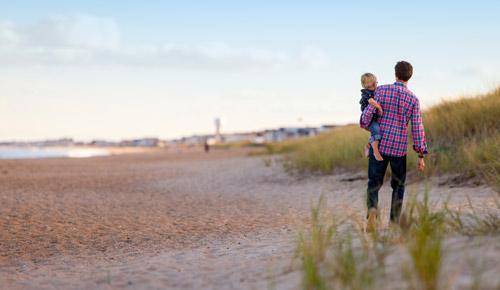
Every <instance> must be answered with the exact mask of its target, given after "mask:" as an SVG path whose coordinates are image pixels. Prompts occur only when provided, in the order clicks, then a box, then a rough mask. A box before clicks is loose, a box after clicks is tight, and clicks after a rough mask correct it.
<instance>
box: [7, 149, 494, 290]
mask: <svg viewBox="0 0 500 290" xmlns="http://www.w3.org/2000/svg"><path fill="white" fill-rule="evenodd" d="M275 159H276V158H271V159H270V157H262V156H260V157H259V156H255V157H250V156H248V151H247V150H215V151H212V152H210V153H209V154H205V153H203V152H201V151H197V150H192V151H187V152H172V151H167V150H155V151H152V152H149V153H148V152H144V153H140V154H124V155H116V156H107V157H94V158H86V159H64V158H61V159H44V160H3V161H0V200H1V208H0V289H265V288H267V287H268V286H270V285H272V286H273V287H275V288H276V289H297V288H298V287H299V286H300V272H298V271H297V263H296V262H293V255H294V246H295V239H296V237H297V233H298V232H299V231H300V230H301V228H303V226H304V225H305V224H307V222H308V218H309V212H310V207H311V203H314V202H316V201H317V200H318V198H319V196H320V195H321V194H323V195H324V196H325V197H326V199H327V207H328V208H329V210H332V211H335V212H336V213H346V214H350V213H356V214H360V213H363V212H364V190H365V184H366V180H365V174H364V173H356V174H353V173H349V174H337V175H332V176H311V177H308V178H298V177H296V176H291V175H289V174H287V173H285V172H284V171H283V168H282V166H281V164H280V163H279V162H278V161H276V160H275ZM440 182H441V180H438V179H434V180H431V181H430V182H429V185H430V187H431V189H430V190H431V197H432V199H433V200H434V201H437V202H439V201H443V200H445V199H446V198H448V197H451V204H452V206H459V205H464V204H465V203H466V202H467V199H466V196H471V198H472V202H473V204H474V205H475V206H476V207H478V208H481V209H484V208H494V199H493V196H495V194H496V193H494V192H493V191H492V190H491V189H489V188H487V187H485V186H475V187H450V186H448V185H445V186H438V184H439V183H440ZM422 187H423V183H422V182H418V183H414V184H412V185H410V186H409V189H408V191H409V192H410V193H411V192H418V191H421V190H422ZM389 190H390V189H389V186H388V184H387V185H386V186H385V187H384V189H383V190H382V191H381V196H380V203H381V206H382V208H383V209H385V210H384V216H386V215H387V214H386V213H387V212H386V211H387V208H388V202H389ZM384 222H386V218H385V219H384ZM449 242H450V243H452V244H453V245H454V247H455V248H457V249H458V252H459V253H460V255H455V256H450V257H449V258H450V259H458V261H457V262H456V264H460V263H461V261H462V260H463V259H465V258H463V259H462V258H461V257H462V256H463V257H465V256H466V255H463V251H464V250H463V249H469V248H470V243H471V242H474V245H476V246H475V247H474V250H475V251H479V252H480V253H482V252H484V251H482V250H487V251H488V254H484V256H485V262H484V263H485V264H486V265H491V264H493V266H492V267H491V266H490V267H489V268H488V271H486V272H488V273H493V274H494V273H496V272H499V271H500V268H499V266H498V264H499V263H496V264H495V261H497V262H498V257H500V256H499V252H500V249H499V248H498V246H495V245H498V244H500V243H499V242H500V238H498V237H496V236H495V237H489V238H484V239H475V240H473V241H470V240H459V241H458V242H457V241H449ZM477 245H479V246H477ZM492 245H494V246H493V248H492V249H491V247H492ZM471 253H472V252H471ZM491 253H493V254H491ZM396 260H397V259H396ZM395 263H396V264H397V262H395ZM450 271H454V269H451V270H450ZM488 273H486V276H488V275H491V276H492V278H489V279H490V284H492V285H496V284H495V283H497V281H496V280H495V276H496V275H493V274H488ZM467 283H468V281H467V279H464V282H463V284H464V285H466V284H467ZM464 289H465V288H464Z"/></svg>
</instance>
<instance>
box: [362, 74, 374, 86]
mask: <svg viewBox="0 0 500 290" xmlns="http://www.w3.org/2000/svg"><path fill="white" fill-rule="evenodd" d="M376 81H377V77H376V76H375V75H374V74H372V73H364V74H363V75H362V76H361V86H362V87H363V88H364V89H367V88H368V85H369V84H370V82H376Z"/></svg>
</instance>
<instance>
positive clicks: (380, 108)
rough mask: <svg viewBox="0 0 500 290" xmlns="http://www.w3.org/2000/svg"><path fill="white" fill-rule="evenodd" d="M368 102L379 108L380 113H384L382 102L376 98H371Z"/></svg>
mask: <svg viewBox="0 0 500 290" xmlns="http://www.w3.org/2000/svg"><path fill="white" fill-rule="evenodd" d="M368 103H369V104H370V105H372V106H373V107H375V108H376V109H377V110H378V112H379V114H381V115H382V113H383V110H382V106H380V104H379V103H378V102H377V101H375V99H374V98H369V99H368Z"/></svg>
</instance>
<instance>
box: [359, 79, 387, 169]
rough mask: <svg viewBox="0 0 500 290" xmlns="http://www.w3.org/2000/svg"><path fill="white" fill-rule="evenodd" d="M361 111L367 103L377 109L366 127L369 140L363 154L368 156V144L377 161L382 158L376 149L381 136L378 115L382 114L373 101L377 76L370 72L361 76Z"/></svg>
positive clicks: (380, 108) (378, 106)
mask: <svg viewBox="0 0 500 290" xmlns="http://www.w3.org/2000/svg"><path fill="white" fill-rule="evenodd" d="M361 86H362V87H363V89H362V90H361V100H360V101H359V103H360V104H361V112H363V111H364V110H365V108H366V107H367V106H368V105H372V106H373V107H375V108H376V109H377V115H374V116H373V119H372V122H371V123H370V126H369V127H368V128H369V129H370V140H369V144H367V145H366V148H365V154H366V155H367V156H368V150H369V149H370V144H371V146H372V148H373V155H374V157H375V159H377V160H378V161H382V160H384V159H383V158H382V155H380V152H379V151H378V144H379V142H380V139H382V136H381V135H380V126H379V123H378V121H377V120H378V117H379V116H382V113H383V111H382V107H381V106H380V104H379V103H377V101H375V99H374V96H375V89H376V88H377V77H376V76H375V75H374V74H372V73H365V74H363V75H362V76H361Z"/></svg>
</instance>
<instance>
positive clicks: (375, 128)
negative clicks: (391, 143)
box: [370, 121, 384, 161]
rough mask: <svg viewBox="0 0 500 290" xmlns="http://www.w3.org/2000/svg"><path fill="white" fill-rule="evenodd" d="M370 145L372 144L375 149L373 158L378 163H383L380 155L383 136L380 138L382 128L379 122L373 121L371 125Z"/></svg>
mask: <svg viewBox="0 0 500 290" xmlns="http://www.w3.org/2000/svg"><path fill="white" fill-rule="evenodd" d="M370 133H371V136H370V144H372V148H373V156H374V157H375V159H376V160H377V161H382V160H384V158H383V157H382V155H381V154H380V151H379V150H378V145H379V143H380V139H382V136H380V126H379V123H378V122H377V121H373V122H372V123H371V124H370Z"/></svg>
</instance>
